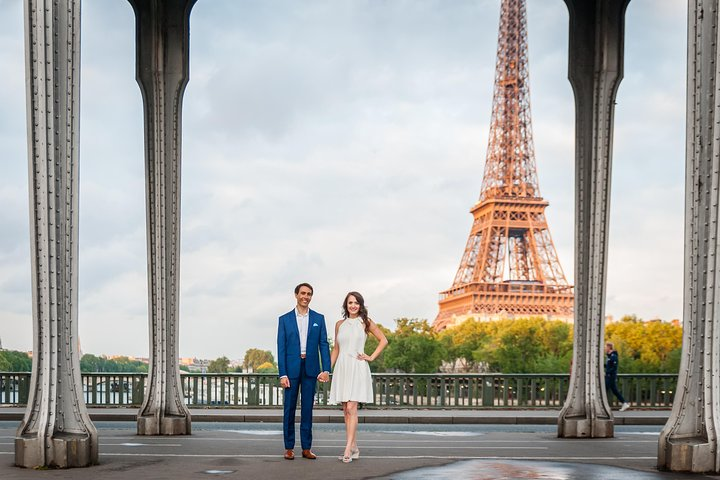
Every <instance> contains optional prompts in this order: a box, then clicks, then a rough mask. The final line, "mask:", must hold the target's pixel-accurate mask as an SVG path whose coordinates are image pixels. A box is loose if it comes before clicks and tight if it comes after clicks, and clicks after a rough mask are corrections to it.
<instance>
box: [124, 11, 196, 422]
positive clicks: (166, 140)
mask: <svg viewBox="0 0 720 480" xmlns="http://www.w3.org/2000/svg"><path fill="white" fill-rule="evenodd" d="M129 1H130V4H132V7H133V9H134V11H135V18H136V29H137V31H136V35H137V81H138V84H139V85H140V90H141V91H142V98H143V107H144V118H145V168H146V171H145V176H146V183H145V185H146V187H145V188H146V196H147V235H148V284H149V287H150V292H149V309H150V315H149V317H150V318H149V321H150V369H149V373H148V383H147V386H146V391H145V400H144V402H143V405H142V407H141V408H140V412H139V413H138V421H137V433H138V435H187V434H190V425H191V421H190V411H189V410H188V408H187V407H186V406H185V402H184V398H183V392H182V385H181V383H180V368H179V363H178V362H179V359H178V326H179V325H178V324H179V318H178V317H179V315H178V314H179V308H178V299H179V293H180V288H179V279H180V276H179V263H180V151H181V146H182V143H181V138H182V137H181V130H182V128H181V113H182V98H183V93H184V91H185V86H186V85H187V82H188V76H189V72H188V70H189V33H190V11H191V9H192V7H193V5H194V4H195V0H129Z"/></svg>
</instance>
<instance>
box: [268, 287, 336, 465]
mask: <svg viewBox="0 0 720 480" xmlns="http://www.w3.org/2000/svg"><path fill="white" fill-rule="evenodd" d="M312 296H313V288H312V286H311V285H310V284H308V283H301V284H300V285H298V286H297V287H295V299H296V300H297V305H296V306H295V308H294V309H293V310H291V311H289V312H288V313H286V314H285V315H283V316H281V317H280V318H279V321H278V335H277V344H278V370H279V372H278V375H279V376H280V386H281V387H283V388H284V389H285V397H284V400H283V438H284V441H285V459H286V460H293V459H294V458H295V452H294V451H293V449H294V448H295V408H296V407H297V398H298V392H300V445H301V446H302V456H303V458H308V459H310V460H315V458H317V456H316V455H315V454H314V453H313V452H312V450H311V448H312V412H313V402H314V399H315V385H316V383H317V381H318V380H319V381H321V382H327V381H329V380H330V346H329V345H328V340H327V328H326V327H325V317H324V316H322V315H321V314H319V313H317V312H315V311H313V310H310V307H309V305H310V300H312ZM320 362H322V370H321V369H320Z"/></svg>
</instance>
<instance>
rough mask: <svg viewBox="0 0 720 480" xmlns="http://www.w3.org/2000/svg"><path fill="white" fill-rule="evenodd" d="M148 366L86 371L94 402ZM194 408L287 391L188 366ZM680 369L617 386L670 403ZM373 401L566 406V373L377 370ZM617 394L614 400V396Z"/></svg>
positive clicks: (102, 401) (21, 387)
mask: <svg viewBox="0 0 720 480" xmlns="http://www.w3.org/2000/svg"><path fill="white" fill-rule="evenodd" d="M146 378H147V374H145V373H83V374H82V389H83V394H84V399H85V403H86V404H87V405H88V406H93V407H102V406H108V407H109V406H139V405H140V404H141V403H142V400H143V395H144V391H145V380H146ZM180 378H181V381H182V387H183V392H184V395H185V403H187V405H189V406H191V407H228V408H232V407H265V408H271V407H279V406H282V401H283V392H282V388H281V387H280V383H279V381H278V378H277V376H276V375H275V374H257V373H227V374H212V373H208V374H199V373H183V374H181V376H180ZM676 382H677V375H674V374H620V375H618V386H619V388H620V390H621V391H622V393H623V396H624V397H625V399H626V400H627V401H629V402H630V403H631V404H632V405H633V406H634V407H641V408H670V406H671V405H672V400H673V394H674V391H675V385H676ZM373 383H374V391H375V404H374V406H376V407H380V408H457V409H473V408H558V409H559V408H561V407H562V406H563V403H564V402H565V397H566V396H567V390H568V383H569V376H568V375H566V374H395V373H376V374H373ZM29 388H30V373H26V372H23V373H3V372H0V406H1V405H14V406H20V405H26V404H27V401H28V395H29ZM329 392H330V384H329V383H318V387H317V393H316V402H317V404H319V405H328V394H329ZM611 400H612V401H613V404H614V401H615V398H614V397H611Z"/></svg>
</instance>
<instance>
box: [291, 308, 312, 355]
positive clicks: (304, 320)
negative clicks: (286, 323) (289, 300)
mask: <svg viewBox="0 0 720 480" xmlns="http://www.w3.org/2000/svg"><path fill="white" fill-rule="evenodd" d="M295 319H296V320H297V326H298V332H300V354H301V355H305V350H306V346H307V334H308V324H309V323H310V310H309V309H308V311H307V313H306V314H305V315H303V314H301V313H300V312H298V310H297V307H296V308H295Z"/></svg>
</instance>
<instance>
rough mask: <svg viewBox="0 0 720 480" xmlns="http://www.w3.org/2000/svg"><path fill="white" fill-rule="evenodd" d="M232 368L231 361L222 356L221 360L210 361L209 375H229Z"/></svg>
mask: <svg viewBox="0 0 720 480" xmlns="http://www.w3.org/2000/svg"><path fill="white" fill-rule="evenodd" d="M229 367H230V359H229V358H227V357H225V356H222V357H220V358H216V359H215V360H210V363H209V364H208V367H207V372H208V373H227V372H228V368H229Z"/></svg>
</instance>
